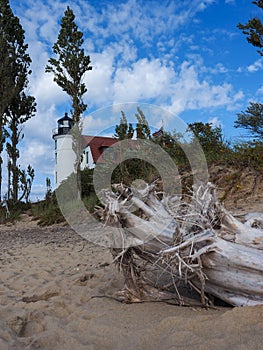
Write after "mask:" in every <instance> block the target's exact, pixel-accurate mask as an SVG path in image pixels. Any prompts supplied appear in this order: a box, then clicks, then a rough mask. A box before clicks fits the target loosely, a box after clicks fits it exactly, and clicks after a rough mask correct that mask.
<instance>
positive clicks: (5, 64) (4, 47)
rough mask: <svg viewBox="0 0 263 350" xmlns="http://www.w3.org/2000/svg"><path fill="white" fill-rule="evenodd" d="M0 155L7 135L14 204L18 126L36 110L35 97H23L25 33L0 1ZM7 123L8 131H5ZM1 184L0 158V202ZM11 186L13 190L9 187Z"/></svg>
mask: <svg viewBox="0 0 263 350" xmlns="http://www.w3.org/2000/svg"><path fill="white" fill-rule="evenodd" d="M0 31H1V35H0V81H1V84H0V154H2V152H3V148H4V143H5V141H6V136H7V135H8V136H9V138H10V142H9V143H8V145H7V152H8V156H9V160H8V175H9V177H11V178H12V179H11V180H10V179H9V181H8V185H9V188H8V197H9V199H10V195H11V194H12V199H13V200H14V202H17V199H18V187H19V184H18V182H19V175H18V165H17V159H18V158H19V152H18V149H17V145H18V142H19V139H20V136H21V124H23V123H25V121H26V120H28V119H29V118H31V117H32V116H33V115H34V113H35V111H36V103H35V98H34V97H33V96H28V95H27V94H26V92H25V91H26V89H27V87H28V76H29V75H30V74H31V70H30V64H31V58H30V56H29V54H28V53H27V49H28V45H27V44H25V42H24V41H25V32H24V30H23V28H22V26H21V24H20V22H19V19H18V17H16V16H14V14H13V12H12V9H11V7H10V5H9V1H8V0H0ZM6 124H7V128H8V132H7V131H6V130H4V128H5V126H6ZM1 184H2V157H0V199H1ZM11 185H12V190H11V188H10V186H11Z"/></svg>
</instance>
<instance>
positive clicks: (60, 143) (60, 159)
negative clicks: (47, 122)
mask: <svg viewBox="0 0 263 350" xmlns="http://www.w3.org/2000/svg"><path fill="white" fill-rule="evenodd" d="M54 139H55V163H56V164H55V185H56V187H58V186H59V185H60V184H61V182H62V181H63V180H65V179H66V178H67V177H68V176H69V175H70V174H72V173H73V172H74V164H75V160H76V155H75V153H74V151H73V149H72V136H71V135H56V136H55V137H54Z"/></svg>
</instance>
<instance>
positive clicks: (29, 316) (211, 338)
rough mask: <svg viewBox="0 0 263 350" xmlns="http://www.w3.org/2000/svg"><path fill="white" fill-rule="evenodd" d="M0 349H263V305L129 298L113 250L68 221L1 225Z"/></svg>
mask: <svg viewBox="0 0 263 350" xmlns="http://www.w3.org/2000/svg"><path fill="white" fill-rule="evenodd" d="M0 261H1V269H0V278H1V285H0V349H1V350H12V349H19V350H20V349H21V350H22V349H48V350H62V349H63V350H65V349H71V350H72V349H76V350H82V349H83V350H84V349H85V350H94V349H95V350H104V349H105V350H106V349H109V350H110V349H116V350H118V349H119V350H123V349H125V350H129V349H140V350H141V349H145V350H146V349H161V350H166V349H167V350H168V349H231V350H232V349H244V350H247V349H262V343H263V322H262V319H263V306H262V307H261V306H258V307H243V308H229V307H218V308H217V309H209V310H206V309H202V308H199V307H195V308H193V307H191V308H190V307H178V306H174V305H169V304H166V303H158V302H154V303H141V304H122V303H120V302H118V301H116V300H115V299H114V293H116V292H117V291H118V290H120V289H121V288H122V287H123V279H122V276H121V274H120V273H119V272H118V271H117V270H116V268H115V266H114V265H113V264H112V258H111V255H110V253H109V251H108V250H107V249H106V248H102V247H99V246H95V245H93V244H92V243H89V242H87V241H85V240H83V239H82V238H81V237H80V236H78V235H77V234H76V233H74V232H73V231H72V230H71V229H70V228H69V227H67V226H63V225H56V226H52V227H49V228H40V227H38V226H37V224H36V223H34V222H31V223H29V222H28V220H21V221H20V222H19V223H17V224H16V225H11V226H9V227H7V226H1V227H0Z"/></svg>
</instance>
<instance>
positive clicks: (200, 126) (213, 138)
mask: <svg viewBox="0 0 263 350" xmlns="http://www.w3.org/2000/svg"><path fill="white" fill-rule="evenodd" d="M189 129H190V130H191V131H192V132H193V133H194V135H195V138H194V139H193V140H192V143H193V144H195V143H196V142H199V144H200V146H201V147H202V149H203V152H204V154H205V157H206V160H207V162H213V161H219V160H222V159H223V160H225V159H226V158H227V157H228V156H229V155H230V154H231V149H230V145H229V143H228V142H225V141H224V138H223V133H222V128H221V127H218V126H213V125H212V124H211V123H202V122H196V123H192V124H189Z"/></svg>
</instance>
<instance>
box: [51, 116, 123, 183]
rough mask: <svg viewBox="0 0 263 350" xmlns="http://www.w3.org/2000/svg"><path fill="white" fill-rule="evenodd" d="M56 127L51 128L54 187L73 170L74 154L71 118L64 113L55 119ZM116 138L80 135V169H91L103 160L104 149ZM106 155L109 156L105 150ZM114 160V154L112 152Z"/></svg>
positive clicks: (114, 141)
mask: <svg viewBox="0 0 263 350" xmlns="http://www.w3.org/2000/svg"><path fill="white" fill-rule="evenodd" d="M57 123H58V125H57V128H56V129H54V130H53V139H54V140H55V162H56V164H55V186H56V188H57V187H58V186H59V185H60V184H61V182H62V181H63V180H65V179H66V178H67V177H68V176H69V175H70V174H72V173H73V172H74V163H75V159H76V155H75V153H74V150H73V148H72V135H71V133H70V131H71V128H72V127H73V124H74V123H73V119H72V118H70V117H69V116H68V114H67V113H65V116H64V117H63V118H61V119H59V120H58V121H57ZM116 142H117V140H116V139H114V138H112V137H103V136H88V135H82V150H83V154H82V162H81V169H82V170H83V169H85V168H89V169H93V168H94V167H95V165H96V164H97V163H98V162H103V154H104V151H105V149H107V148H109V147H110V146H112V145H113V144H114V143H116ZM106 153H107V157H109V156H111V154H110V152H106ZM112 160H114V154H112Z"/></svg>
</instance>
